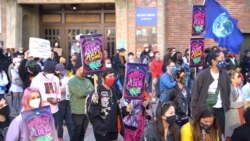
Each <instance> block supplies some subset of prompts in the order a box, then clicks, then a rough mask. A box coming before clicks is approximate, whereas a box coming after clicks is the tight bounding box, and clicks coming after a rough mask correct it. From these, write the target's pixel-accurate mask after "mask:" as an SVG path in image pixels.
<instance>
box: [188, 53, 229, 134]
mask: <svg viewBox="0 0 250 141" xmlns="http://www.w3.org/2000/svg"><path fill="white" fill-rule="evenodd" d="M222 61H224V54H223V52H221V51H219V50H218V51H212V52H210V53H209V56H208V63H209V65H210V66H209V68H207V69H205V70H203V71H201V72H200V73H199V74H198V76H197V77H196V79H195V81H194V85H193V87H192V92H191V94H192V98H191V111H192V116H195V114H196V112H197V108H198V107H199V106H201V105H203V104H207V105H209V106H212V107H213V108H214V111H215V113H216V115H217V119H218V122H219V124H220V127H221V131H222V133H223V134H224V131H225V130H224V128H225V112H227V111H228V110H229V108H230V78H229V76H228V74H227V72H226V71H224V70H223V69H221V68H220V65H219V64H220V62H222Z"/></svg>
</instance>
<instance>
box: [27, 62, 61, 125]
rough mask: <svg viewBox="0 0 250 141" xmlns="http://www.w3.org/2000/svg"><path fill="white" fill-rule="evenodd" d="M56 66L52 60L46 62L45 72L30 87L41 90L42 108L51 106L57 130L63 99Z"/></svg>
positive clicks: (33, 80) (35, 78) (39, 74)
mask: <svg viewBox="0 0 250 141" xmlns="http://www.w3.org/2000/svg"><path fill="white" fill-rule="evenodd" d="M55 65H56V64H55V62H54V61H52V60H47V61H45V62H44V69H43V71H42V72H40V73H38V75H37V76H35V77H34V78H33V79H32V81H31V84H30V86H31V87H33V88H35V89H38V90H39V93H40V94H41V98H42V106H48V105H49V106H50V109H51V112H52V114H53V117H54V120H55V127H56V128H57V125H58V124H57V122H58V102H60V99H61V89H60V81H59V78H58V77H57V76H56V75H55V74H54V73H55Z"/></svg>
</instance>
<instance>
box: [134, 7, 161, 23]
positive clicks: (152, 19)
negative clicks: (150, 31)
mask: <svg viewBox="0 0 250 141" xmlns="http://www.w3.org/2000/svg"><path fill="white" fill-rule="evenodd" d="M136 26H157V8H155V7H146V8H136Z"/></svg>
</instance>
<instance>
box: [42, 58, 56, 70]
mask: <svg viewBox="0 0 250 141" xmlns="http://www.w3.org/2000/svg"><path fill="white" fill-rule="evenodd" d="M55 66H56V63H55V62H54V61H50V60H49V61H45V62H44V67H43V71H44V72H47V73H55V70H56V68H55Z"/></svg>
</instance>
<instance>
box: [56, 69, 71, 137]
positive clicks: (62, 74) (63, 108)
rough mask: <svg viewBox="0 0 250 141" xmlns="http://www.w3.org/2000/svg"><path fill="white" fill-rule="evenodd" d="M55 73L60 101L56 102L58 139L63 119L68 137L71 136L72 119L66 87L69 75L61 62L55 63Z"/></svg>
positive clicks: (60, 135) (61, 135)
mask: <svg viewBox="0 0 250 141" xmlns="http://www.w3.org/2000/svg"><path fill="white" fill-rule="evenodd" d="M56 75H57V76H58V77H59V80H60V88H61V101H60V102H59V104H58V107H59V111H58V115H59V116H58V128H57V135H58V138H59V140H62V138H63V121H64V120H65V122H66V126H67V129H68V133H69V137H70V138H71V137H72V132H73V121H72V118H71V110H70V101H69V100H70V94H69V89H68V81H69V77H68V76H67V70H66V69H65V67H64V65H63V64H57V65H56Z"/></svg>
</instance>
